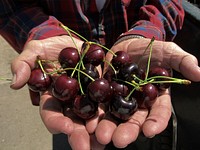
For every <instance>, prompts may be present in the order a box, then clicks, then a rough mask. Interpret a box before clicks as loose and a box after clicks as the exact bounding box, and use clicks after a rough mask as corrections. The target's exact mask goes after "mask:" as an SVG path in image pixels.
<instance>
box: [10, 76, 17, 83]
mask: <svg viewBox="0 0 200 150" xmlns="http://www.w3.org/2000/svg"><path fill="white" fill-rule="evenodd" d="M15 83H16V74H13V78H12V82H11V85H14V84H15Z"/></svg>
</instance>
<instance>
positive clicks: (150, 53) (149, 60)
mask: <svg viewBox="0 0 200 150" xmlns="http://www.w3.org/2000/svg"><path fill="white" fill-rule="evenodd" d="M153 41H154V37H153V38H152V39H151V42H150V52H149V58H148V63H147V71H146V76H145V81H146V80H147V78H148V74H149V69H150V63H151V56H152V50H153V48H152V46H153Z"/></svg>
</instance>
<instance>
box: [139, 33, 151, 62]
mask: <svg viewBox="0 0 200 150" xmlns="http://www.w3.org/2000/svg"><path fill="white" fill-rule="evenodd" d="M154 40H155V38H154V37H153V38H152V39H151V41H150V42H149V44H148V45H147V47H146V48H145V50H144V52H143V54H142V57H143V56H144V54H145V53H146V51H147V50H148V48H149V47H150V45H152V42H153V41H154ZM142 57H141V58H140V59H139V60H138V63H137V64H138V65H139V64H140V61H141V60H142Z"/></svg>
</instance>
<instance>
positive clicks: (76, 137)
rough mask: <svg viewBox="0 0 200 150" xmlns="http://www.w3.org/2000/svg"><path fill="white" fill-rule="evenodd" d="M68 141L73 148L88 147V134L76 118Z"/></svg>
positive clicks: (78, 149)
mask: <svg viewBox="0 0 200 150" xmlns="http://www.w3.org/2000/svg"><path fill="white" fill-rule="evenodd" d="M68 141H69V144H70V145H71V147H72V149H73V150H89V149H90V136H89V134H88V132H87V130H86V128H85V126H84V125H83V123H82V122H79V121H78V120H76V123H74V131H73V132H72V133H71V134H70V135H69V136H68Z"/></svg>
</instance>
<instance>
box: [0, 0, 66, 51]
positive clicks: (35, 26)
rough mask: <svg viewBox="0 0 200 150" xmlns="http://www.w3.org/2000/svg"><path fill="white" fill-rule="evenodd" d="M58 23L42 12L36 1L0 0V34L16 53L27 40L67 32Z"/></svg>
mask: <svg viewBox="0 0 200 150" xmlns="http://www.w3.org/2000/svg"><path fill="white" fill-rule="evenodd" d="M58 24H59V21H58V20H56V19H55V18H53V17H50V16H48V15H46V14H45V13H44V11H43V10H42V8H41V7H39V6H38V4H37V1H34V0H26V1H23V2H22V1H21V2H20V1H15V0H0V34H1V36H2V37H4V39H6V41H7V42H8V43H9V44H10V45H11V46H12V47H13V48H14V49H15V50H16V51H17V52H18V53H21V52H22V50H23V47H24V44H25V43H26V42H27V40H31V39H44V38H47V37H48V36H49V37H50V36H55V35H62V34H67V33H66V31H64V29H62V28H61V27H59V25H58ZM47 25H49V27H48V28H46V27H45V28H44V26H47ZM47 31H48V34H47Z"/></svg>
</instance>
